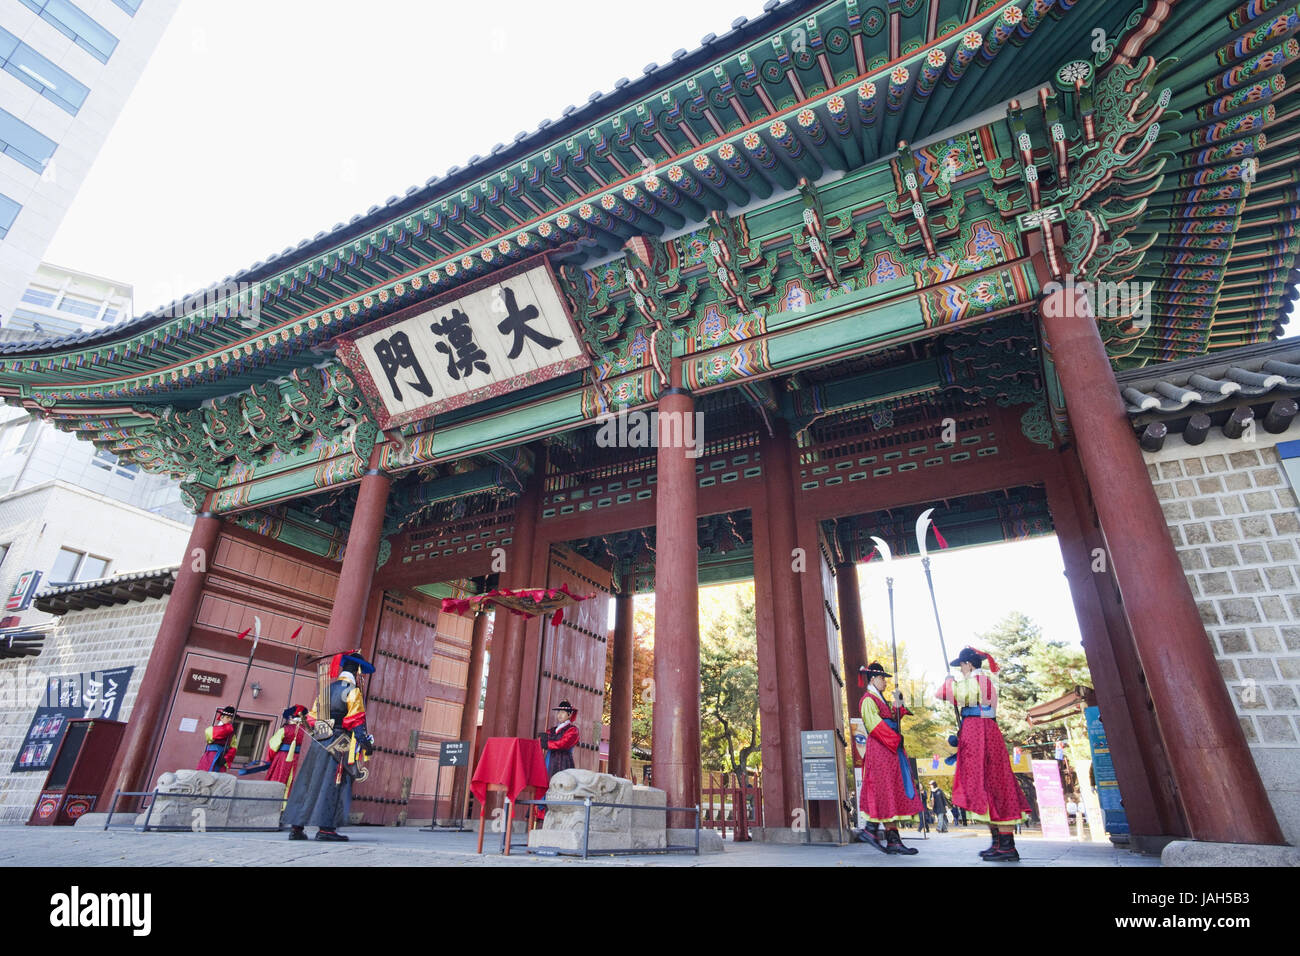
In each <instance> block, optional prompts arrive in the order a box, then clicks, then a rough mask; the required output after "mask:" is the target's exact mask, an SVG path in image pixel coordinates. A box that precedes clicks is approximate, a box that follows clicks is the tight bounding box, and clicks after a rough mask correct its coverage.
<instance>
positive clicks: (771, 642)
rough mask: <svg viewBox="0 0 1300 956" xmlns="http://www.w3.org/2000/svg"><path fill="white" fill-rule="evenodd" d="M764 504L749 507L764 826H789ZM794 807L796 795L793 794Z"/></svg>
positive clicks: (769, 550)
mask: <svg viewBox="0 0 1300 956" xmlns="http://www.w3.org/2000/svg"><path fill="white" fill-rule="evenodd" d="M767 511H768V508H767V504H766V502H765V501H763V500H759V501H757V502H755V503H754V505H753V507H752V508H751V509H750V514H751V518H752V521H751V524H752V527H753V529H754V623H755V624H756V625H757V631H758V642H757V643H758V714H759V720H760V721H761V722H762V727H763V733H762V735H761V740H760V747H761V748H762V751H763V827H764V829H766V828H768V827H774V828H778V829H779V828H781V827H784V826H789V824H790V823H791V817H790V815H789V812H788V809H789V807H790V806H792V805H791V804H788V803H787V802H786V774H785V746H784V739H785V738H784V734H782V732H781V689H780V673H781V668H780V665H779V664H778V663H777V653H776V646H777V637H776V614H775V611H774V610H773V608H772V548H771V545H770V544H769V539H768V520H767ZM795 800H796V803H795V804H794V806H797V805H798V804H797V801H798V794H796V796H795Z"/></svg>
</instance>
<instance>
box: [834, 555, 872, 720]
mask: <svg viewBox="0 0 1300 956" xmlns="http://www.w3.org/2000/svg"><path fill="white" fill-rule="evenodd" d="M835 590H836V592H837V593H838V595H839V599H840V647H841V649H842V652H843V654H844V674H843V675H842V676H843V677H844V686H845V687H847V688H848V697H849V716H850V717H857V716H858V713H857V704H858V702H857V700H855V699H854V698H855V697H858V698H860V697H861V696H862V693H865V691H863V692H860V691H859V690H858V667H859V666H861V667H866V666H867V664H868V663H869V662H868V661H867V632H866V629H865V628H864V627H863V624H862V595H861V593H860V592H859V591H858V566H857V565H856V564H854V563H853V562H852V561H843V562H841V563H840V564H837V565H836V566H835Z"/></svg>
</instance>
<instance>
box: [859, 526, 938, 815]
mask: <svg viewBox="0 0 1300 956" xmlns="http://www.w3.org/2000/svg"><path fill="white" fill-rule="evenodd" d="M871 540H872V541H874V542H876V550H877V551H879V552H880V556H881V558H883V559H884V561H885V569H886V570H885V588H886V589H887V590H888V591H889V647H890V650H891V651H892V653H893V655H894V700H893V705H894V713H896V714H897V715H898V736H899V738H900V740H899V744H898V764H899V771H900V772H901V773H902V775H903V789H904V792H906V790H907V787H908V786H909V783H910V781H911V779H912V773H911V768H909V767H908V766H907V762H906V757H905V751H904V749H903V743H902V740H901V738H902V736H903V692H902V691H901V690H899V681H901V680H902V679H903V678H902V675H901V674H900V673H899V671H898V636H897V635H896V633H895V629H894V576H893V575H892V574H890V573H889V570H888V569H889V566H890V562H892V561H893V560H894V555H893V553H892V552H891V551H890V550H889V545H888V544H887V543H886V542H885V539H884V538H877V537H876V536H875V535H872V536H871ZM915 784H916V786H918V787H919V786H920V784H921V781H920V780H917V781H916V782H915ZM911 796H912V794H908V797H909V798H910V797H911ZM921 818H922V821H923V822H924V819H925V814H921Z"/></svg>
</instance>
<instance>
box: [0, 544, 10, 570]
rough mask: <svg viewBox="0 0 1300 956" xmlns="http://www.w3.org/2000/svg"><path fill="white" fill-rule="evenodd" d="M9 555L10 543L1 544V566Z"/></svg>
mask: <svg viewBox="0 0 1300 956" xmlns="http://www.w3.org/2000/svg"><path fill="white" fill-rule="evenodd" d="M8 555H9V545H7V544H0V566H2V565H3V564H4V563H5V558H6V557H8Z"/></svg>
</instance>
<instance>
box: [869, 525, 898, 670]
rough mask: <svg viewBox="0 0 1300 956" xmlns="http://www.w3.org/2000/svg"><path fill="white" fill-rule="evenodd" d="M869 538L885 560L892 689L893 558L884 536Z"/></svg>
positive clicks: (893, 647) (895, 646)
mask: <svg viewBox="0 0 1300 956" xmlns="http://www.w3.org/2000/svg"><path fill="white" fill-rule="evenodd" d="M871 540H872V541H874V542H876V550H877V551H879V552H880V556H881V557H882V558H883V559H884V561H885V587H886V588H887V589H888V591H889V646H890V647H891V648H892V649H893V652H894V683H895V686H894V689H895V690H897V689H898V686H897V684H898V640H897V638H896V637H895V635H894V576H893V575H892V574H890V573H889V566H890V562H891V561H893V560H894V555H893V552H891V551H890V550H889V545H888V544H887V543H886V542H885V539H884V538H877V537H876V536H875V535H874V534H873V535H872V536H871Z"/></svg>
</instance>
